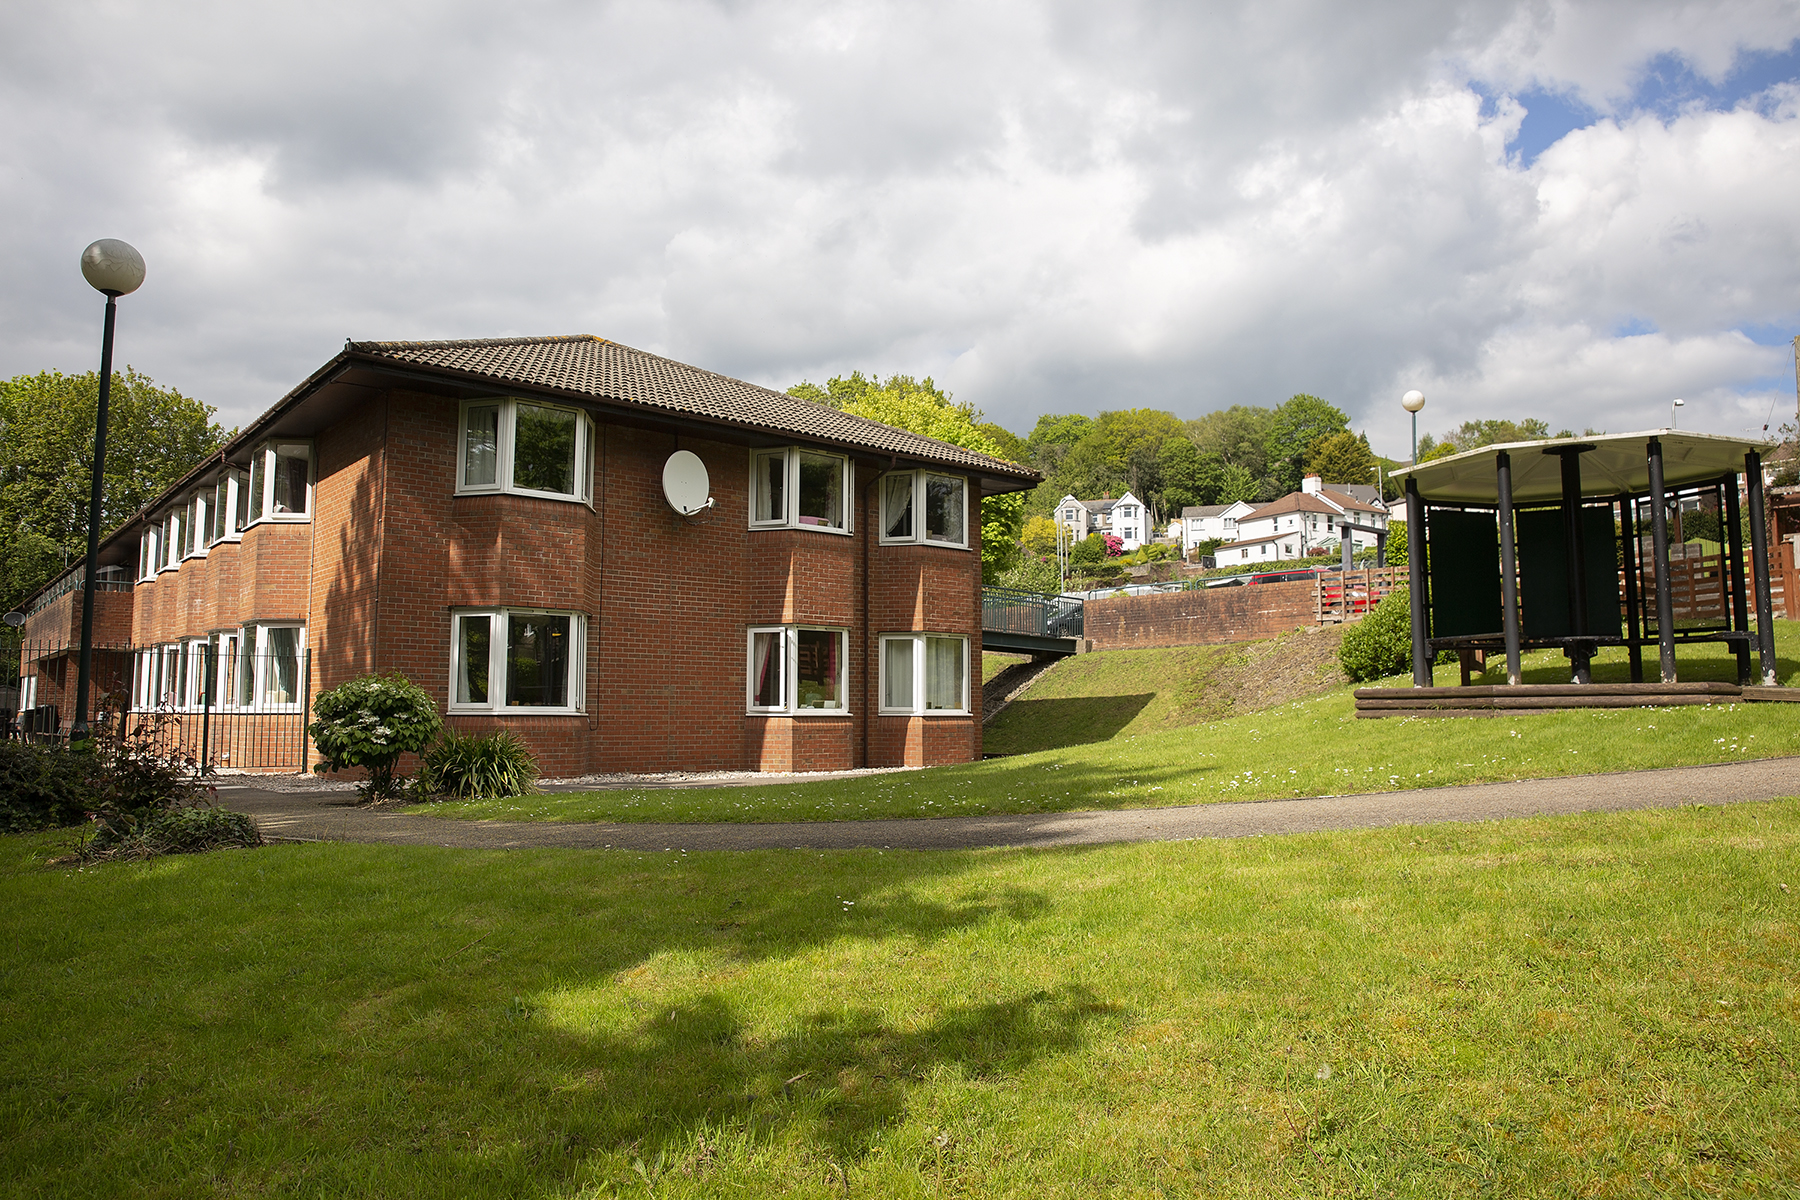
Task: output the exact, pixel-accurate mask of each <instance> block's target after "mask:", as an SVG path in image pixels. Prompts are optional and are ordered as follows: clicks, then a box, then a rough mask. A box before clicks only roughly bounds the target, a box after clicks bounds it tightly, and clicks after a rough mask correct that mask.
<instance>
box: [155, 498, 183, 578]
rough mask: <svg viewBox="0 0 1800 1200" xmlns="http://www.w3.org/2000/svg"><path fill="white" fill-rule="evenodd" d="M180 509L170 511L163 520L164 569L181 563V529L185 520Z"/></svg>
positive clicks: (161, 543) (161, 541) (161, 542)
mask: <svg viewBox="0 0 1800 1200" xmlns="http://www.w3.org/2000/svg"><path fill="white" fill-rule="evenodd" d="M182 518H183V514H182V511H181V510H180V509H176V510H175V511H174V512H172V513H169V514H168V515H167V516H165V517H164V518H163V521H162V538H161V539H160V542H159V544H160V545H161V546H162V569H163V570H165V571H167V570H171V569H173V568H175V567H178V566H180V565H181V530H182V527H183V525H184V524H185V522H184V521H183V519H182Z"/></svg>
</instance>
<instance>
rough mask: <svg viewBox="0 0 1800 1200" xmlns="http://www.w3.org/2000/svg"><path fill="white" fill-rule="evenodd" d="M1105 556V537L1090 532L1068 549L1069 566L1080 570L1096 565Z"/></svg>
mask: <svg viewBox="0 0 1800 1200" xmlns="http://www.w3.org/2000/svg"><path fill="white" fill-rule="evenodd" d="M1105 558H1106V538H1104V537H1103V536H1101V535H1100V534H1098V533H1090V534H1088V535H1087V536H1086V537H1084V538H1082V539H1081V540H1080V541H1079V542H1076V543H1075V545H1074V547H1073V548H1072V549H1070V551H1069V567H1070V569H1071V570H1080V569H1088V568H1093V567H1097V566H1099V565H1100V563H1101V562H1102V561H1103V560H1104V559H1105Z"/></svg>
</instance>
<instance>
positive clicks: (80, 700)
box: [69, 238, 144, 743]
mask: <svg viewBox="0 0 1800 1200" xmlns="http://www.w3.org/2000/svg"><path fill="white" fill-rule="evenodd" d="M81 274H82V277H83V278H85V279H86V280H87V281H88V282H89V283H90V284H92V285H93V286H94V290H96V291H98V292H101V293H102V294H104V295H105V296H106V331H105V332H104V333H103V334H102V335H101V337H100V406H99V412H98V414H97V416H96V417H95V420H94V489H93V495H92V498H91V499H90V500H89V502H88V537H87V566H86V568H85V570H86V576H85V577H84V578H83V579H82V581H81V673H80V675H79V676H77V682H76V684H75V724H74V725H73V726H72V727H71V728H70V730H69V741H70V742H72V743H73V742H81V743H85V742H86V741H87V740H88V683H89V680H90V678H91V677H92V674H93V667H94V576H95V574H96V572H97V570H98V567H99V563H98V559H99V557H100V500H101V493H102V491H103V490H104V488H105V483H106V402H107V401H108V400H109V399H110V398H111V396H112V350H113V317H114V315H115V313H116V312H117V308H116V306H115V304H114V302H115V301H116V300H117V299H118V298H119V297H120V296H126V295H130V294H131V293H132V292H135V291H137V290H138V288H139V287H140V286H142V284H143V282H144V256H143V255H141V254H139V253H138V252H137V251H136V250H135V249H133V248H132V247H131V246H130V245H128V244H127V243H125V242H121V241H119V240H118V239H117V238H101V239H100V240H99V241H97V242H95V243H94V244H93V245H91V246H89V247H88V248H87V249H86V250H83V251H82V252H81Z"/></svg>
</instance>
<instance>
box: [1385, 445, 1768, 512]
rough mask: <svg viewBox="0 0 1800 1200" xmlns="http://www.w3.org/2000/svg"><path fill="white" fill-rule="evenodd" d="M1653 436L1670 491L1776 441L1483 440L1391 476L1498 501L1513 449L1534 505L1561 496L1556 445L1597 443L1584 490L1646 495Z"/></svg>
mask: <svg viewBox="0 0 1800 1200" xmlns="http://www.w3.org/2000/svg"><path fill="white" fill-rule="evenodd" d="M1651 438H1658V439H1660V440H1661V441H1662V451H1663V486H1664V487H1665V488H1670V489H1673V488H1677V487H1683V486H1686V485H1688V484H1694V483H1704V482H1708V481H1711V480H1714V479H1717V478H1719V477H1720V476H1721V475H1724V474H1725V473H1726V472H1728V471H1742V470H1743V469H1744V455H1746V454H1747V453H1749V452H1750V451H1752V450H1755V451H1758V452H1765V453H1766V452H1767V451H1768V450H1770V449H1771V448H1772V447H1773V446H1774V443H1773V442H1766V441H1762V442H1758V441H1747V440H1745V439H1743V438H1733V437H1723V436H1721V435H1719V434H1714V433H1685V432H1682V431H1679V430H1674V429H1651V430H1646V431H1644V432H1642V433H1603V434H1595V435H1594V436H1592V437H1572V438H1546V439H1544V440H1542V441H1536V442H1507V443H1504V444H1502V445H1495V446H1483V447H1481V448H1480V449H1478V450H1467V451H1464V452H1463V453H1461V454H1453V455H1451V456H1450V457H1449V458H1439V459H1435V460H1433V461H1431V462H1428V463H1422V464H1420V465H1419V466H1416V467H1407V468H1404V469H1402V470H1399V471H1395V472H1394V473H1393V475H1392V476H1391V478H1393V479H1407V478H1410V479H1412V480H1413V481H1414V483H1415V485H1416V486H1417V488H1418V490H1419V495H1421V496H1423V497H1424V498H1425V499H1427V500H1435V501H1439V502H1444V503H1450V504H1496V503H1498V502H1499V498H1500V493H1499V483H1498V481H1497V479H1496V478H1495V474H1494V470H1495V465H1494V459H1495V457H1496V456H1497V455H1498V454H1499V453H1500V452H1501V451H1506V452H1507V453H1509V454H1511V455H1512V494H1513V503H1514V504H1536V503H1541V502H1543V501H1546V500H1561V499H1562V459H1561V457H1560V456H1559V455H1557V454H1555V453H1551V452H1550V451H1554V450H1555V449H1556V448H1557V447H1561V446H1591V447H1593V449H1591V450H1589V451H1588V452H1586V453H1585V454H1583V455H1582V456H1581V494H1582V495H1584V496H1617V495H1620V494H1622V493H1635V494H1643V493H1647V492H1649V490H1650V463H1649V451H1648V446H1649V442H1650V439H1651Z"/></svg>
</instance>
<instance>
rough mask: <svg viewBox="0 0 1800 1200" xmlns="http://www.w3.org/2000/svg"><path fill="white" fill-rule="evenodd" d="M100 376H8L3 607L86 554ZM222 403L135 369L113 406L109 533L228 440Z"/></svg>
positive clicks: (0, 436)
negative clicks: (221, 422) (216, 416)
mask: <svg viewBox="0 0 1800 1200" xmlns="http://www.w3.org/2000/svg"><path fill="white" fill-rule="evenodd" d="M99 403H100V375H99V372H97V371H90V372H89V373H88V374H86V375H63V374H60V373H57V372H51V371H46V372H43V373H41V374H38V375H19V376H16V377H14V378H12V379H8V380H4V381H0V610H10V609H13V608H16V607H17V606H18V605H19V603H20V602H21V601H22V600H24V598H25V597H26V596H28V595H30V594H31V593H32V592H34V591H36V590H37V589H38V588H39V587H42V586H43V585H44V584H45V583H47V582H49V581H50V580H51V579H53V578H55V576H56V575H57V574H59V573H60V572H61V571H62V569H63V567H64V565H65V562H74V561H76V560H78V559H79V558H80V556H81V555H82V554H83V553H84V552H85V551H86V548H87V527H88V503H89V493H90V488H91V486H92V483H91V479H92V475H93V465H94V418H95V414H96V412H97V411H98V409H99ZM212 416H213V410H212V408H210V407H209V406H207V405H205V404H202V403H200V402H199V401H198V400H193V399H190V398H188V397H186V396H183V395H182V394H181V393H180V392H177V391H175V390H174V389H172V388H159V387H157V386H156V384H155V383H154V382H152V381H151V380H150V379H149V378H147V377H146V376H143V375H140V374H138V373H137V372H136V371H134V370H132V369H131V368H130V367H127V368H125V370H124V372H123V373H119V372H115V373H114V375H113V383H112V395H111V398H110V400H109V401H108V405H107V435H106V480H105V488H104V495H103V498H102V517H101V530H102V533H103V534H104V533H109V532H111V531H112V530H113V529H114V528H116V527H117V526H118V525H119V524H120V523H122V522H123V521H125V520H126V519H127V518H128V517H130V516H131V515H132V514H133V513H135V512H137V510H138V509H140V508H142V507H143V506H144V505H145V504H146V503H148V502H149V501H151V500H152V499H154V498H155V497H156V496H157V494H158V493H160V492H161V491H162V490H163V489H164V488H166V487H168V486H169V485H170V484H171V483H173V482H175V480H176V479H178V478H180V477H181V475H183V474H184V473H185V472H187V471H188V470H189V469H190V468H191V467H193V465H194V464H195V463H197V462H199V461H200V460H201V459H202V458H204V457H206V455H208V454H210V453H211V452H213V451H214V450H216V449H218V448H219V447H220V446H221V445H223V444H224V441H225V438H226V436H227V434H226V433H225V431H224V430H222V429H220V428H219V426H218V425H216V424H214V423H213V421H212Z"/></svg>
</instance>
